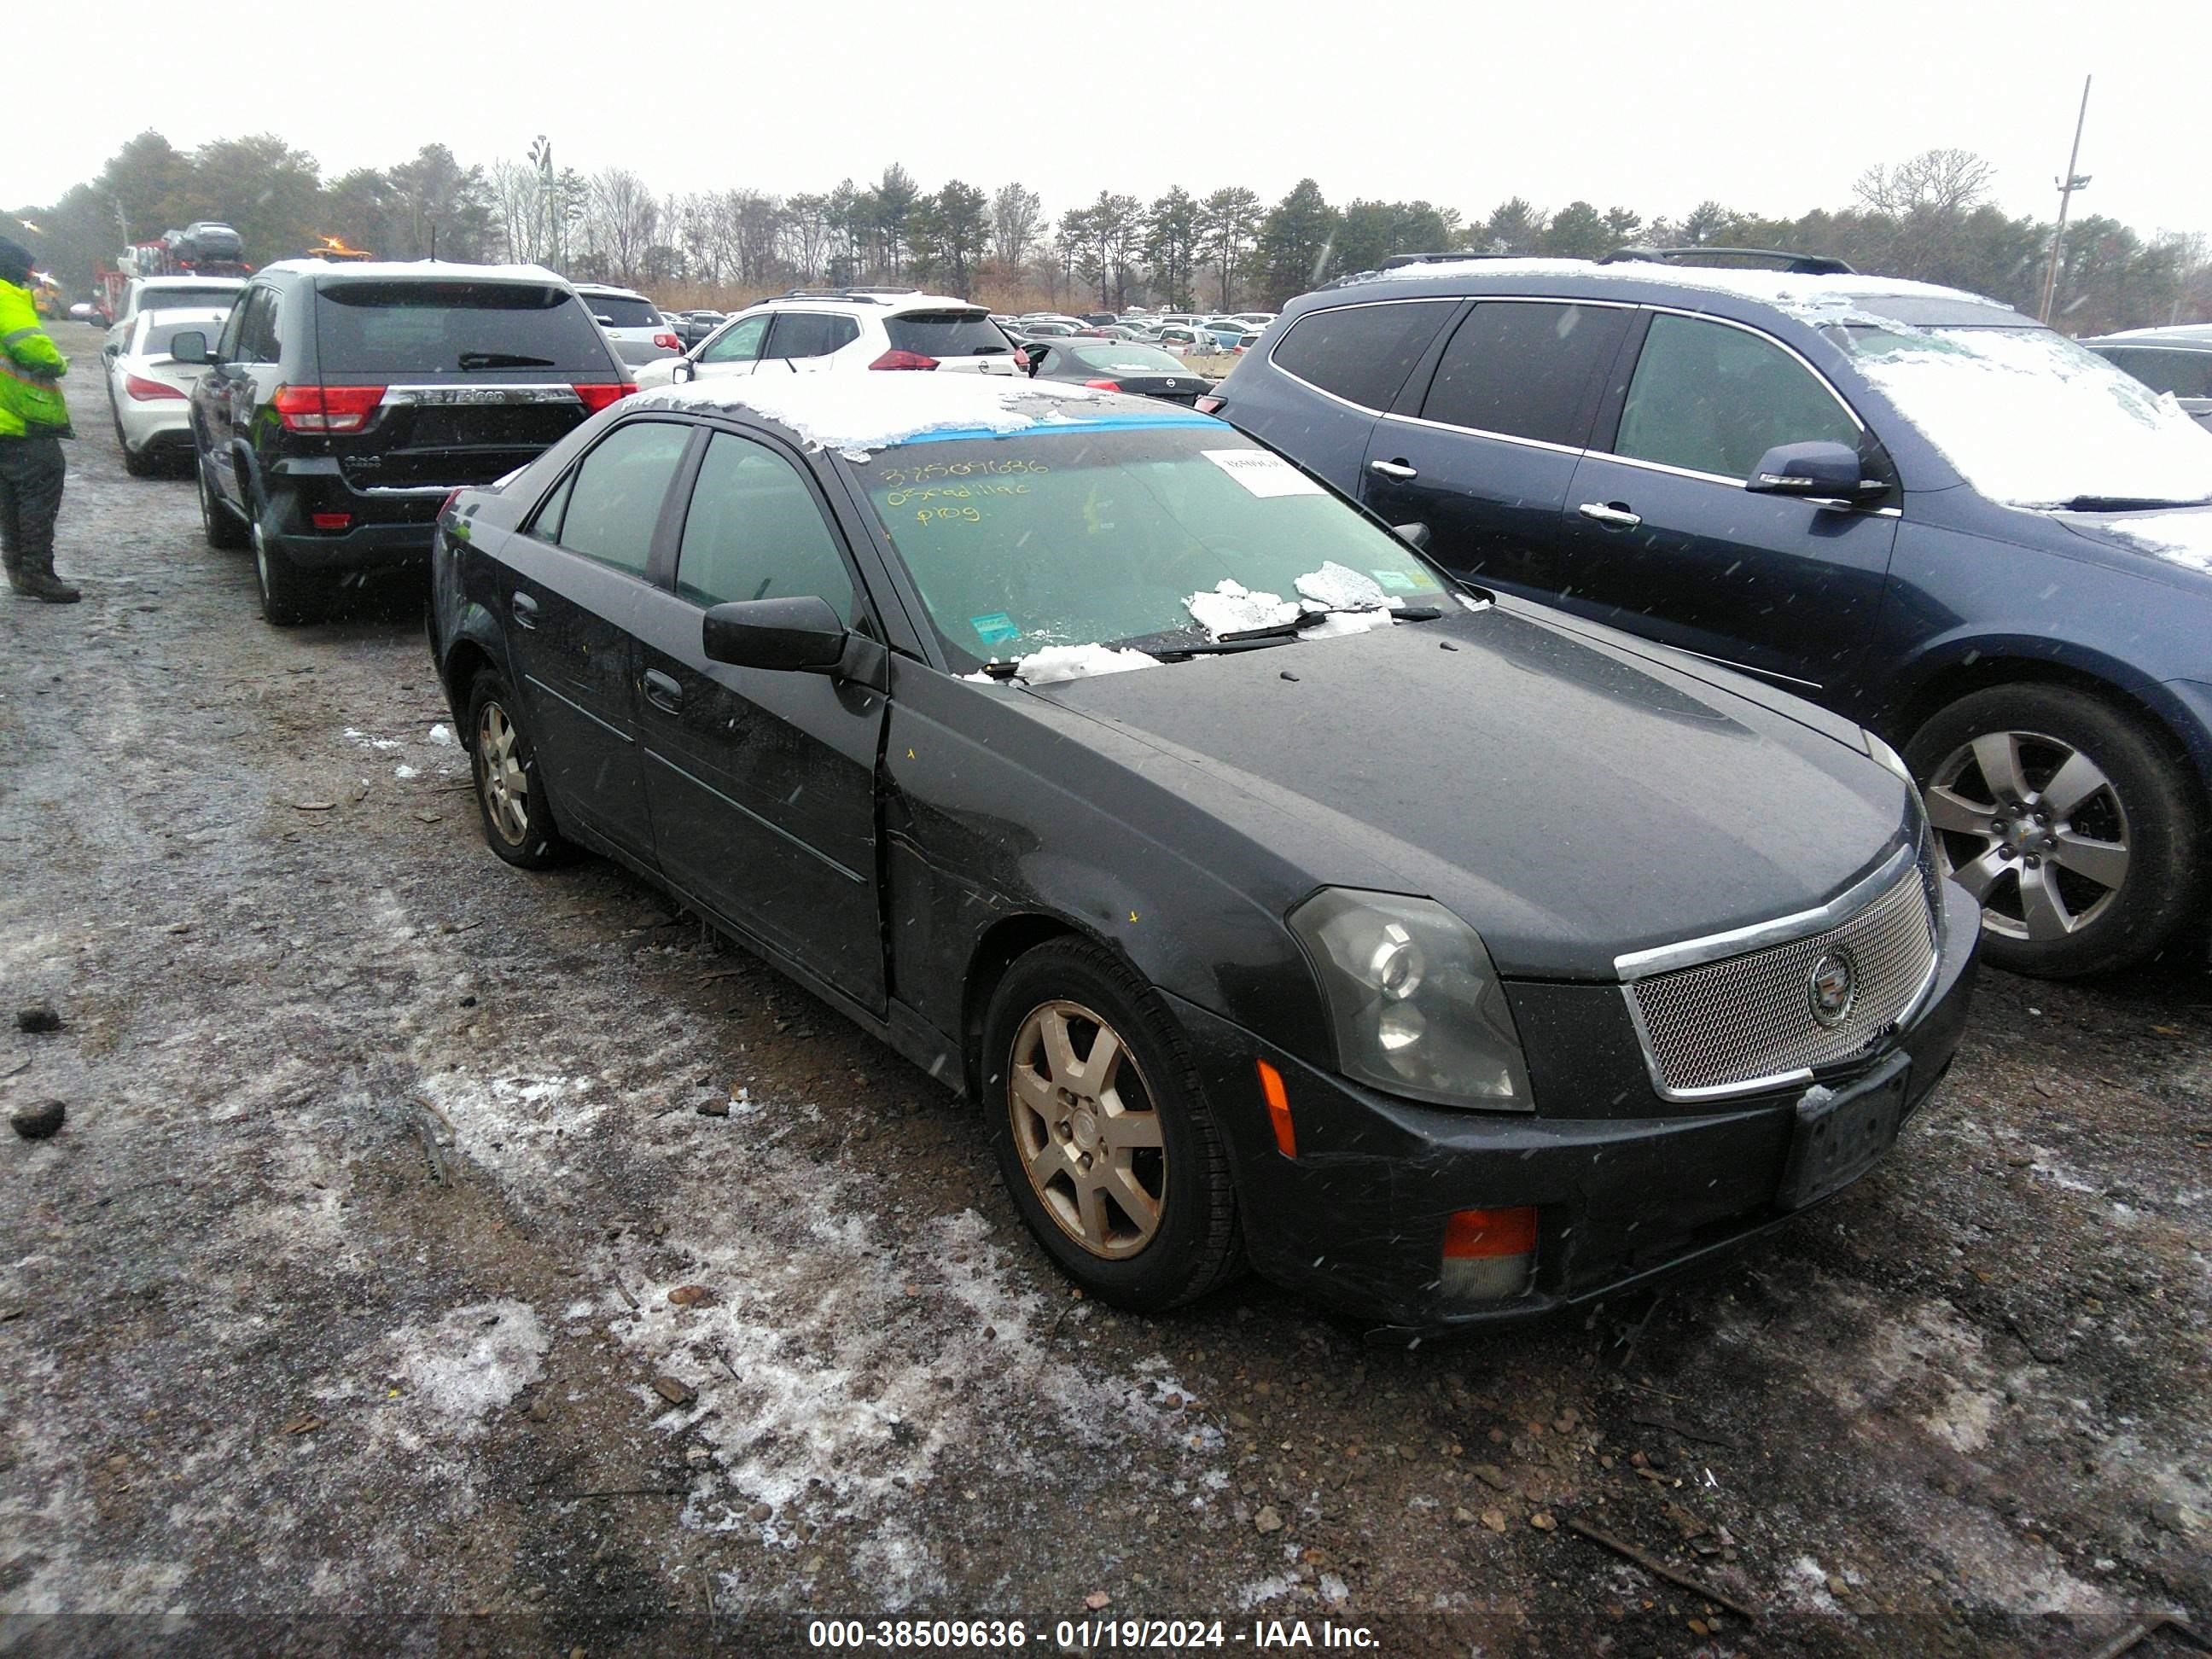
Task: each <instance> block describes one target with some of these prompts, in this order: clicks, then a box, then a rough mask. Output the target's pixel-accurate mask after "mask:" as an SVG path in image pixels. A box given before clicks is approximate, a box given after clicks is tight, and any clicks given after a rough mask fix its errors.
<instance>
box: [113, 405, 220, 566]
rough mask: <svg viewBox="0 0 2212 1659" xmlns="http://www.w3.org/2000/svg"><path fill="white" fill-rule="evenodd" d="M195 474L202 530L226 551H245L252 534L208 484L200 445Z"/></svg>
mask: <svg viewBox="0 0 2212 1659" xmlns="http://www.w3.org/2000/svg"><path fill="white" fill-rule="evenodd" d="M118 436H119V434H118ZM123 453H124V456H125V460H126V462H127V460H128V458H129V456H130V453H131V452H130V450H129V449H128V448H127V447H126V448H125V450H124V452H123ZM192 477H194V479H196V480H197V482H198V484H199V492H200V533H201V534H202V535H204V536H205V537H206V538H207V544H208V545H209V546H210V547H212V548H216V549H219V550H222V552H225V553H242V552H244V551H245V550H246V548H247V547H248V546H250V545H251V544H252V534H251V532H248V531H247V529H246V525H245V522H244V521H243V520H240V518H239V516H238V514H236V513H234V512H232V511H231V510H230V508H229V507H228V505H227V504H225V502H224V501H223V500H222V497H221V496H219V495H216V492H215V491H214V490H213V489H210V488H209V487H208V477H207V457H206V456H204V455H203V454H201V453H199V452H198V451H197V449H195V450H194V451H193V452H192Z"/></svg>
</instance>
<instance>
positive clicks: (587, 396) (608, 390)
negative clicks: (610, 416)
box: [576, 380, 637, 415]
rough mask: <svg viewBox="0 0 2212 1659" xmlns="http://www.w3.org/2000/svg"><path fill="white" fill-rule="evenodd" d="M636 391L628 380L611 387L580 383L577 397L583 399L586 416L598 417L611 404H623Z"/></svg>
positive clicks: (619, 381)
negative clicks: (623, 400) (624, 399)
mask: <svg viewBox="0 0 2212 1659" xmlns="http://www.w3.org/2000/svg"><path fill="white" fill-rule="evenodd" d="M636 390H637V388H636V387H635V386H632V385H630V384H629V382H628V381H627V380H617V381H615V382H613V383H612V384H611V385H610V384H592V385H585V384H581V383H579V384H578V386H577V387H576V395H577V397H579V398H582V399H583V403H584V412H585V413H586V415H596V414H598V413H599V411H600V410H603V409H605V408H607V407H608V406H609V405H610V404H617V403H619V402H621V401H622V399H623V398H627V397H629V394H630V393H631V392H635V391H636Z"/></svg>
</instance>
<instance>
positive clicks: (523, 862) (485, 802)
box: [469, 668, 576, 870]
mask: <svg viewBox="0 0 2212 1659" xmlns="http://www.w3.org/2000/svg"><path fill="white" fill-rule="evenodd" d="M469 758H470V760H471V763H472V764H473V771H474V776H475V779H476V795H477V813H478V814H479V815H480V816H481V817H482V818H483V832H484V840H485V841H487V842H489V843H490V844H491V850H492V851H493V852H495V853H496V854H499V855H500V857H501V858H502V859H505V860H507V862H508V863H509V864H512V865H513V866H515V867H516V868H518V869H522V870H548V869H550V868H552V867H553V866H556V865H559V864H566V863H568V862H569V861H570V860H572V859H574V857H575V855H576V853H575V848H573V847H572V846H570V845H569V844H568V842H566V841H564V840H563V839H562V836H561V831H560V829H558V828H557V827H556V825H555V823H554V822H553V807H552V803H551V802H550V801H548V800H547V799H545V787H544V778H543V776H542V775H541V774H540V772H539V770H538V748H537V745H536V744H533V743H532V742H531V740H530V734H529V733H528V732H526V731H525V730H524V729H523V726H522V721H521V715H520V712H519V711H518V710H517V709H516V708H515V704H514V694H513V692H512V691H510V690H507V682H506V681H505V680H503V679H501V678H500V677H499V674H498V672H497V671H495V670H493V669H489V668H485V669H480V670H479V671H477V677H476V678H475V679H474V680H472V681H471V682H470V684H469Z"/></svg>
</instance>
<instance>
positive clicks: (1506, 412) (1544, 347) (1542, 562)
mask: <svg viewBox="0 0 2212 1659" xmlns="http://www.w3.org/2000/svg"><path fill="white" fill-rule="evenodd" d="M1634 315H1635V313H1634V309H1633V307H1627V306H1620V305H1612V304H1607V303H1605V302H1603V301H1595V302H1593V301H1566V300H1522V299H1484V300H1482V301H1479V302H1478V303H1476V304H1475V305H1474V306H1472V307H1469V309H1468V312H1467V313H1466V314H1465V315H1464V316H1462V318H1461V319H1459V321H1458V323H1457V325H1455V327H1454V328H1453V330H1452V331H1451V335H1450V337H1449V340H1447V342H1446V343H1445V345H1444V349H1443V353H1442V354H1441V356H1438V357H1437V360H1436V363H1435V367H1434V368H1433V370H1432V371H1431V372H1428V373H1426V374H1424V373H1422V372H1420V371H1416V373H1415V374H1413V376H1412V377H1411V378H1410V379H1409V380H1408V381H1407V385H1406V386H1405V388H1404V390H1403V391H1402V392H1401V393H1400V395H1399V396H1398V398H1397V399H1396V401H1395V406H1394V410H1393V412H1392V413H1390V414H1389V415H1386V416H1383V419H1382V420H1380V421H1379V422H1376V425H1375V428H1374V431H1373V433H1372V434H1371V435H1370V438H1369V440H1368V446H1367V465H1366V467H1365V469H1364V472H1363V473H1362V475H1361V477H1360V480H1359V487H1360V495H1361V498H1362V499H1363V500H1364V501H1366V503H1367V504H1368V506H1370V507H1372V508H1374V509H1375V511H1376V512H1377V513H1380V514H1382V515H1383V518H1385V519H1387V520H1389V522H1391V523H1392V524H1408V523H1416V522H1418V523H1421V524H1425V525H1427V526H1428V527H1429V532H1430V542H1429V551H1430V552H1431V554H1432V555H1433V556H1435V557H1436V558H1437V559H1438V560H1439V561H1441V562H1443V565H1444V566H1445V568H1448V569H1449V570H1451V571H1453V572H1455V573H1456V574H1461V575H1464V576H1468V577H1471V578H1473V579H1474V580H1479V581H1481V582H1485V583H1490V584H1494V585H1496V586H1499V587H1503V588H1507V589H1510V590H1511V591H1513V592H1518V593H1522V594H1528V595H1531V596H1534V597H1536V598H1544V599H1548V598H1549V597H1551V595H1552V593H1553V592H1554V590H1556V588H1557V587H1558V586H1559V538H1560V526H1559V513H1560V509H1561V507H1562V506H1563V505H1564V504H1565V501H1566V496H1567V486H1568V484H1569V483H1570V482H1571V480H1572V478H1573V477H1574V471H1575V464H1576V462H1577V459H1579V458H1580V456H1581V453H1582V448H1583V445H1584V444H1585V443H1587V442H1588V441H1589V433H1590V428H1591V425H1592V423H1593V422H1594V421H1595V418H1596V414H1597V407H1598V404H1599V402H1600V398H1601V389H1602V387H1603V386H1604V384H1605V380H1606V377H1607V375H1608V374H1610V373H1612V371H1613V366H1614V364H1615V363H1616V362H1618V361H1619V359H1620V349H1621V343H1622V341H1623V339H1624V337H1626V334H1627V332H1628V325H1629V322H1630V319H1632V317H1633V316H1634Z"/></svg>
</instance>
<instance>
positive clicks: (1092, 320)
mask: <svg viewBox="0 0 2212 1659" xmlns="http://www.w3.org/2000/svg"><path fill="white" fill-rule="evenodd" d="M1080 320H1081V321H1083V322H1085V323H1087V324H1089V325H1091V327H1092V328H1103V327H1105V326H1106V325H1107V324H1109V323H1118V322H1120V321H1121V319H1120V318H1119V317H1117V316H1115V314H1114V313H1112V312H1110V311H1086V312H1085V313H1083V314H1082V317H1081V319H1080Z"/></svg>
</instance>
